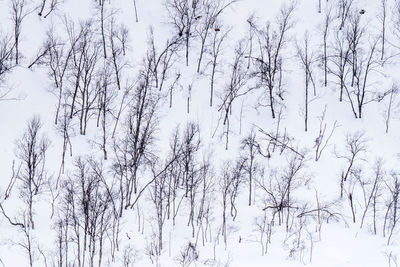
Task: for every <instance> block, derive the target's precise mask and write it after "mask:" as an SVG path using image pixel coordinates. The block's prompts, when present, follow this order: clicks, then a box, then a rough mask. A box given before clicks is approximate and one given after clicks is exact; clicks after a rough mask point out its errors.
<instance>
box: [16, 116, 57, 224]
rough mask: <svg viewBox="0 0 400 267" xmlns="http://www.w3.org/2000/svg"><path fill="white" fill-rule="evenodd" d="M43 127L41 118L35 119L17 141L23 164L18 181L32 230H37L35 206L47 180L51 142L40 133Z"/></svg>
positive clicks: (19, 156) (18, 152)
mask: <svg viewBox="0 0 400 267" xmlns="http://www.w3.org/2000/svg"><path fill="white" fill-rule="evenodd" d="M41 127H42V124H41V121H40V118H39V117H34V118H33V119H31V120H30V121H29V122H28V127H27V129H26V132H25V133H24V134H23V136H22V137H20V138H19V139H18V140H17V141H16V146H17V148H16V156H17V158H18V160H19V161H20V162H21V169H20V171H19V172H18V175H17V179H18V180H19V181H20V194H21V198H22V200H23V201H24V203H25V204H26V207H27V211H26V214H27V215H26V216H27V223H28V224H27V227H30V228H32V229H34V228H35V224H34V220H33V214H34V208H33V204H34V202H35V199H36V198H37V196H39V195H40V194H41V193H42V192H43V189H44V188H43V187H44V185H45V183H46V179H47V172H46V168H45V163H46V151H47V149H48V147H49V145H50V141H49V139H47V138H46V137H45V136H44V135H43V134H42V133H41V132H40V129H41Z"/></svg>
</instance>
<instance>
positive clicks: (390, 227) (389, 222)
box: [383, 173, 400, 245]
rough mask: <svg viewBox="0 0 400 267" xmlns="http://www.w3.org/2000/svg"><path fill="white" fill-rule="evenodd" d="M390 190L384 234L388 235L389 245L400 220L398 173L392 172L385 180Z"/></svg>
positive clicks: (399, 182) (399, 183)
mask: <svg viewBox="0 0 400 267" xmlns="http://www.w3.org/2000/svg"><path fill="white" fill-rule="evenodd" d="M385 183H386V186H387V189H388V190H389V193H390V194H389V198H388V201H387V203H386V214H385V220H384V224H383V236H384V237H386V236H387V235H388V237H387V238H388V241H387V244H388V245H389V244H390V242H391V239H392V236H393V233H394V230H395V228H396V226H397V223H398V221H399V216H398V214H397V213H398V209H399V206H398V205H399V200H400V181H399V177H398V174H397V173H392V174H391V175H390V179H389V180H388V181H387V182H385Z"/></svg>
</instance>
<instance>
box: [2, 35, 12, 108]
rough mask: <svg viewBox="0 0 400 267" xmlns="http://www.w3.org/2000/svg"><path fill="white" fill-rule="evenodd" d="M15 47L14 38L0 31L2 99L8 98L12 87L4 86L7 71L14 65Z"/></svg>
mask: <svg viewBox="0 0 400 267" xmlns="http://www.w3.org/2000/svg"><path fill="white" fill-rule="evenodd" d="M13 49H14V45H13V44H12V39H11V37H9V36H8V35H3V34H1V33H0V101H2V100H7V99H8V98H7V95H8V94H9V93H10V89H5V88H4V87H3V85H4V82H5V79H6V76H7V73H9V72H10V71H11V69H12V68H13V67H14V64H13V62H12V61H13Z"/></svg>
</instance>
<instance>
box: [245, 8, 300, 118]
mask: <svg viewBox="0 0 400 267" xmlns="http://www.w3.org/2000/svg"><path fill="white" fill-rule="evenodd" d="M294 10H295V4H294V3H291V4H290V5H288V6H286V5H284V6H283V7H282V8H281V10H280V12H279V15H278V16H277V18H276V28H275V27H274V26H275V25H274V24H271V23H270V22H267V24H266V26H265V27H262V28H260V27H258V26H257V25H255V24H253V23H251V26H252V27H253V28H254V32H255V34H256V36H257V39H258V41H259V44H258V45H259V47H258V48H259V51H260V53H259V55H256V56H253V57H252V58H253V59H254V61H255V65H256V70H255V75H256V76H258V77H259V79H260V86H265V87H266V91H267V92H266V95H267V96H266V98H267V99H268V105H269V107H270V109H271V115H272V118H273V119H275V102H276V99H275V98H276V96H278V97H279V98H280V99H283V95H282V94H283V92H281V91H280V90H279V86H278V85H279V84H280V83H281V82H282V81H281V80H282V79H281V78H282V77H281V73H282V72H281V71H282V69H283V67H282V61H283V55H282V51H283V49H284V47H285V44H286V42H287V34H288V31H289V30H290V29H291V28H292V27H293V21H292V16H293V11H294Z"/></svg>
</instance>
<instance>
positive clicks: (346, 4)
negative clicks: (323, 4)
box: [338, 0, 354, 30]
mask: <svg viewBox="0 0 400 267" xmlns="http://www.w3.org/2000/svg"><path fill="white" fill-rule="evenodd" d="M353 2H354V0H339V5H338V18H339V19H340V26H339V30H342V29H343V27H344V25H345V23H346V20H347V19H348V17H349V14H350V12H351V11H352V6H353Z"/></svg>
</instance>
